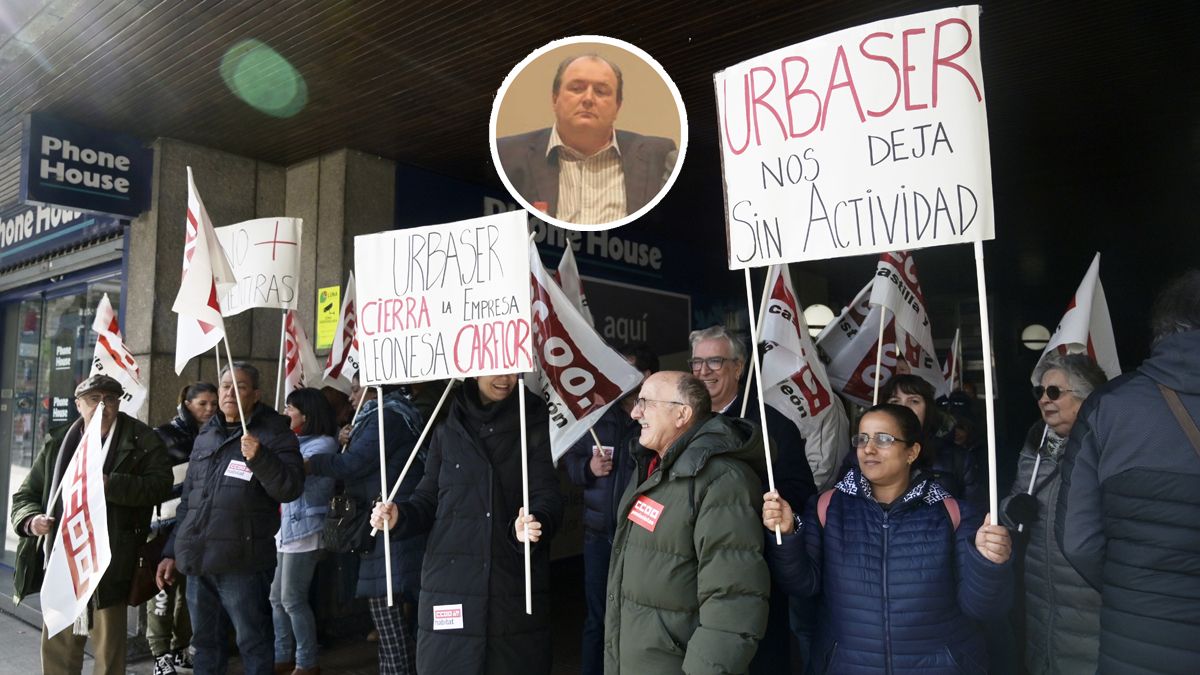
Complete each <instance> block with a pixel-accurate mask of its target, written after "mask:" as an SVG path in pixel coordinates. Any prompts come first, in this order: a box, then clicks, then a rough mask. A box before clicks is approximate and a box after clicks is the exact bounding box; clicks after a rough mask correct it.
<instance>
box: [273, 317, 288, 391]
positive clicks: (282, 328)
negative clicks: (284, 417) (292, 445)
mask: <svg viewBox="0 0 1200 675" xmlns="http://www.w3.org/2000/svg"><path fill="white" fill-rule="evenodd" d="M285 344H287V310H286V309H285V310H283V311H282V312H280V319H279V367H278V368H276V369H275V409H276V410H279V397H280V395H282V392H283V359H284V345H285Z"/></svg>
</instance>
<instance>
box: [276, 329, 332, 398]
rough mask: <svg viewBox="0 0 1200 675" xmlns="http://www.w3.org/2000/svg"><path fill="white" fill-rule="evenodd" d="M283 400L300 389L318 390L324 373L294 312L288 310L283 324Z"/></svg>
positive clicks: (322, 381)
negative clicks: (312, 388) (310, 388)
mask: <svg viewBox="0 0 1200 675" xmlns="http://www.w3.org/2000/svg"><path fill="white" fill-rule="evenodd" d="M283 368H284V373H283V383H284V384H283V398H284V399H285V400H286V399H287V397H288V394H290V393H292V392H293V391H295V390H297V389H300V388H301V387H314V388H316V389H320V388H321V387H322V386H324V384H325V382H324V379H325V378H324V373H323V371H322V369H321V366H320V363H319V362H318V361H317V357H316V355H315V354H314V353H313V349H312V343H310V342H309V341H308V335H307V334H306V333H305V332H304V328H303V327H301V326H300V321H299V320H298V319H297V318H296V310H294V309H289V310H288V313H287V319H286V320H285V322H284V356H283Z"/></svg>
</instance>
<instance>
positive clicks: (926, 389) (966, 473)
mask: <svg viewBox="0 0 1200 675" xmlns="http://www.w3.org/2000/svg"><path fill="white" fill-rule="evenodd" d="M879 400H881V401H886V402H888V403H896V404H898V405H902V406H904V407H906V408H908V409H909V410H912V411H913V413H915V414H916V416H917V419H918V420H920V422H921V434H922V437H923V438H924V439H925V443H924V448H925V449H924V452H922V453H921V457H920V458H919V459H918V460H917V463H916V466H917V467H918V468H920V469H922V470H924V471H928V472H930V474H931V476H932V477H933V478H934V479H936V480H937V482H938V483H939V484H941V486H942V487H943V488H945V489H946V490H947V491H948V492H949V493H950V494H951V495H953V496H954V497H955V498H957V499H963V500H966V501H969V502H971V503H972V504H973V505H975V506H976V507H978V508H984V507H985V506H986V505H987V500H988V493H987V490H988V482H987V459H986V458H985V457H981V456H979V453H978V452H977V451H973V449H972V448H971V447H962V446H959V445H957V444H955V442H954V423H953V419H952V417H951V416H949V415H945V414H943V413H942V411H941V409H939V408H938V407H937V405H936V403H935V402H934V390H933V385H931V384H929V382H926V381H925V380H924V379H922V378H920V377H918V376H916V375H912V374H900V375H896V376H895V377H892V378H891V379H890V380H888V381H887V383H886V384H884V385H883V388H882V389H880V390H879Z"/></svg>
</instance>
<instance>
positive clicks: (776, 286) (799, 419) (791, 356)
mask: <svg viewBox="0 0 1200 675" xmlns="http://www.w3.org/2000/svg"><path fill="white" fill-rule="evenodd" d="M767 286H768V288H770V289H771V291H770V295H769V296H768V297H767V304H766V305H765V306H764V307H763V308H762V314H761V316H760V317H759V320H758V321H759V326H760V329H759V337H760V338H761V339H762V342H763V364H762V378H763V399H764V401H765V402H766V404H767V405H769V406H771V407H772V408H774V409H776V410H778V411H779V412H780V413H782V414H783V415H784V416H785V417H787V418H788V419H789V420H791V421H792V423H793V424H795V425H796V428H797V429H799V431H800V436H801V437H803V438H804V441H805V454H806V455H807V457H808V464H809V467H810V468H811V469H812V472H813V479H814V480H815V481H816V484H817V488H818V489H821V490H824V489H826V488H827V487H832V483H833V482H834V481H835V480H836V474H837V470H838V468H839V467H840V466H841V463H842V460H843V459H844V458H845V456H846V454H847V453H848V452H849V450H850V442H849V439H850V422H849V420H848V419H847V418H846V409H845V408H844V407H843V406H842V401H841V399H839V398H838V397H837V396H836V395H835V394H834V393H833V387H831V386H830V384H829V377H828V375H826V373H825V366H824V364H822V363H821V359H820V358H819V357H818V356H817V347H816V345H815V344H814V343H813V339H812V336H811V335H810V334H809V332H808V324H807V323H805V321H804V313H803V312H802V311H801V308H800V304H799V303H798V302H797V301H796V293H795V290H794V288H793V287H792V279H791V275H789V274H788V270H787V266H785V265H772V266H771V268H770V270H769V271H768V273H767Z"/></svg>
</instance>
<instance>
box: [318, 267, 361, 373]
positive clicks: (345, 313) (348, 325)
mask: <svg viewBox="0 0 1200 675" xmlns="http://www.w3.org/2000/svg"><path fill="white" fill-rule="evenodd" d="M356 375H358V308H357V307H356V305H355V303H354V272H351V273H350V280H349V281H347V282H346V290H345V291H344V292H343V295H342V311H341V313H340V314H339V315H338V328H337V332H336V333H334V334H333V347H332V348H331V349H330V350H329V356H328V357H326V359H325V382H326V384H328V385H329V386H331V387H333V388H334V389H337V390H338V391H340V392H342V393H344V394H346V395H347V396H349V395H350V385H351V383H352V382H353V380H354V377H355V376H356Z"/></svg>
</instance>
